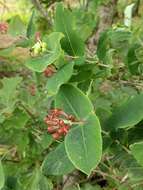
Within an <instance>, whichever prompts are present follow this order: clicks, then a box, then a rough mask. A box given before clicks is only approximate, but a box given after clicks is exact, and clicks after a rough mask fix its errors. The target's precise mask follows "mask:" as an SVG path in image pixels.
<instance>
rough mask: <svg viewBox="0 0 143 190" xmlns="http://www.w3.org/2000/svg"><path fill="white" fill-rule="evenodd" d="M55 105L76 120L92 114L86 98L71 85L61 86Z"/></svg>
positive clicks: (92, 111)
mask: <svg viewBox="0 0 143 190" xmlns="http://www.w3.org/2000/svg"><path fill="white" fill-rule="evenodd" d="M55 105H56V107H59V108H61V109H63V110H64V111H65V112H66V113H68V114H72V115H74V116H75V117H76V118H77V119H81V118H87V117H88V115H89V114H90V113H94V108H93V105H92V104H91V102H90V100H89V99H88V97H87V96H86V95H84V94H83V92H82V91H80V90H79V89H78V88H77V87H75V86H73V85H71V84H65V85H63V86H61V88H60V90H59V93H58V94H57V96H56V100H55Z"/></svg>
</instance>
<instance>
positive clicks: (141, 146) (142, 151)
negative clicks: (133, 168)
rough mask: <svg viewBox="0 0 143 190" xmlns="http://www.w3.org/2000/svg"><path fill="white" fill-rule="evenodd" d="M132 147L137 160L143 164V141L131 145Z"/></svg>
mask: <svg viewBox="0 0 143 190" xmlns="http://www.w3.org/2000/svg"><path fill="white" fill-rule="evenodd" d="M130 149H131V153H132V155H133V156H134V157H135V159H136V160H137V162H138V163H139V164H140V165H142V166H143V141H141V142H138V143H134V144H132V145H130Z"/></svg>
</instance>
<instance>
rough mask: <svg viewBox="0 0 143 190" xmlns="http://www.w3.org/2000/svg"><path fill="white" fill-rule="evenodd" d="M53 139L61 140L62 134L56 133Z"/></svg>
mask: <svg viewBox="0 0 143 190" xmlns="http://www.w3.org/2000/svg"><path fill="white" fill-rule="evenodd" d="M52 137H53V138H54V139H55V140H59V139H60V138H61V136H60V134H59V133H54V134H52Z"/></svg>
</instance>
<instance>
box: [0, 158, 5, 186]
mask: <svg viewBox="0 0 143 190" xmlns="http://www.w3.org/2000/svg"><path fill="white" fill-rule="evenodd" d="M4 183H5V177H4V171H3V167H2V163H1V160H0V189H1V188H3V186H4Z"/></svg>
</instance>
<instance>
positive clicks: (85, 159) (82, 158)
mask: <svg viewBox="0 0 143 190" xmlns="http://www.w3.org/2000/svg"><path fill="white" fill-rule="evenodd" d="M65 147H66V152H67V154H68V157H69V158H70V160H71V162H72V163H73V165H74V166H75V167H76V168H77V169H79V170H81V171H82V172H84V173H85V174H87V175H89V174H90V173H91V171H92V170H93V169H94V168H95V167H96V166H97V165H98V163H99V162H100V159H101V155H102V138H101V128H100V123H99V121H98V118H97V117H96V115H95V114H90V115H89V117H88V118H87V120H86V121H85V123H84V124H83V125H80V126H78V127H75V128H74V129H71V130H70V132H69V133H68V134H67V136H66V138H65Z"/></svg>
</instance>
